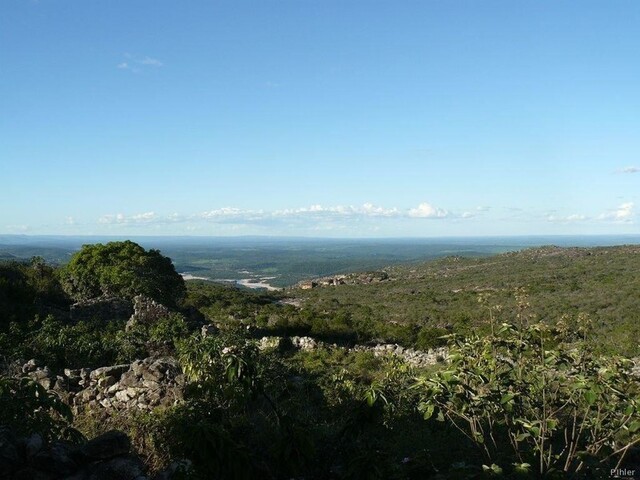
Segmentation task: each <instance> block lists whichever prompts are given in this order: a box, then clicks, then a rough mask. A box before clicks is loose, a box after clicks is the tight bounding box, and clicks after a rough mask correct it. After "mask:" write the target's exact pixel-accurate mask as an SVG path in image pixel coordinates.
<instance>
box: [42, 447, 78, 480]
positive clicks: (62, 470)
mask: <svg viewBox="0 0 640 480" xmlns="http://www.w3.org/2000/svg"><path fill="white" fill-rule="evenodd" d="M72 452H73V450H72V449H71V447H69V446H68V445H66V444H64V443H61V442H56V443H54V444H53V445H51V446H50V447H49V448H48V449H47V450H43V451H41V452H39V453H38V454H37V455H35V456H34V457H33V461H32V464H33V466H34V467H35V468H37V469H38V470H41V471H43V472H49V473H52V474H54V475H56V476H65V475H71V474H72V473H74V472H75V471H76V470H77V469H78V464H77V463H76V462H75V461H74V460H73V459H72Z"/></svg>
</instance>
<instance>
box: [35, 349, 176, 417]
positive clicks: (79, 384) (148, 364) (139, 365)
mask: <svg viewBox="0 0 640 480" xmlns="http://www.w3.org/2000/svg"><path fill="white" fill-rule="evenodd" d="M22 370H23V373H26V374H27V376H29V377H30V378H32V379H33V380H35V381H37V382H38V383H39V384H40V385H42V386H43V387H44V388H46V389H51V390H55V391H56V392H58V393H59V394H60V395H61V396H62V397H63V398H65V400H66V401H67V402H68V403H69V404H70V405H72V406H73V407H75V408H76V409H82V408H96V407H100V406H101V407H103V408H106V409H110V410H125V409H140V410H151V409H153V408H155V407H160V406H170V405H174V404H176V403H178V402H180V401H181V400H182V398H183V391H184V386H185V377H184V375H183V373H182V370H181V369H180V366H179V364H178V362H177V361H176V360H175V359H174V358H172V357H162V358H153V357H149V358H145V359H144V360H136V361H135V362H133V363H131V364H123V365H114V366H110V367H101V368H96V369H94V370H92V369H89V368H80V369H65V370H64V372H63V375H55V374H53V373H52V372H51V370H50V369H49V368H48V367H46V366H45V367H40V366H38V365H37V363H36V362H35V361H34V360H30V361H29V362H27V363H26V364H25V365H24V366H23V368H22Z"/></svg>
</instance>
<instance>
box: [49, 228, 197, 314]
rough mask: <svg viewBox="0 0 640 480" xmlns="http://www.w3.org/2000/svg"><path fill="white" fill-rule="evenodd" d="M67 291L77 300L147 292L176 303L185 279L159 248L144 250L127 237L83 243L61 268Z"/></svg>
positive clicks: (171, 303)
mask: <svg viewBox="0 0 640 480" xmlns="http://www.w3.org/2000/svg"><path fill="white" fill-rule="evenodd" d="M61 276H62V282H63V285H64V288H65V290H66V292H67V293H68V294H69V295H71V296H72V297H73V298H74V299H76V300H86V299H90V298H96V297H100V296H102V295H109V296H111V295H113V296H120V297H124V298H129V299H131V298H133V297H134V296H136V295H146V296H148V297H150V298H153V299H154V300H157V301H159V302H161V303H164V304H166V305H175V304H176V303H177V302H178V301H180V300H181V299H182V298H183V297H184V295H185V291H186V289H185V284H184V280H183V279H182V277H181V276H180V274H178V273H177V272H176V270H175V268H174V266H173V264H172V263H171V259H170V258H168V257H165V256H163V255H162V254H161V253H160V251H159V250H154V249H150V250H145V249H144V248H142V247H141V246H140V245H138V244H137V243H135V242H132V241H130V240H127V241H124V242H109V243H107V244H101V243H98V244H94V245H84V246H83V247H82V249H81V250H80V251H79V252H77V253H76V254H75V255H74V256H73V257H72V258H71V261H70V262H69V263H68V264H67V265H66V266H65V267H64V268H63V270H62V273H61Z"/></svg>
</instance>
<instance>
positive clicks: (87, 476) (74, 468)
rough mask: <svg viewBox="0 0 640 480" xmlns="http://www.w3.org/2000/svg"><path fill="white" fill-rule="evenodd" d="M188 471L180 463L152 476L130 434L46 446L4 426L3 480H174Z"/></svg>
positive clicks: (0, 445)
mask: <svg viewBox="0 0 640 480" xmlns="http://www.w3.org/2000/svg"><path fill="white" fill-rule="evenodd" d="M188 468H189V464H188V463H185V462H176V463H175V464H172V465H171V466H170V467H169V468H167V469H166V470H164V471H163V472H160V473H159V474H158V475H156V476H155V477H149V476H148V475H147V473H146V471H147V469H146V467H145V465H144V463H143V461H142V459H141V458H140V457H139V456H138V455H137V454H135V453H134V452H132V450H131V441H130V440H129V438H128V437H127V435H125V434H124V433H122V432H119V431H116V430H112V431H109V432H106V433H104V434H102V435H100V436H98V437H96V438H94V439H93V440H89V441H88V442H86V443H84V444H82V445H74V444H72V443H70V442H64V441H56V442H52V443H45V441H44V440H43V438H42V436H41V435H40V434H38V433H33V434H31V435H28V436H26V437H17V436H15V435H14V434H13V433H12V432H11V430H10V429H8V428H6V427H2V426H0V480H62V479H65V480H150V478H153V479H154V480H171V479H175V478H177V477H178V471H179V470H181V469H182V470H183V471H184V470H185V469H188Z"/></svg>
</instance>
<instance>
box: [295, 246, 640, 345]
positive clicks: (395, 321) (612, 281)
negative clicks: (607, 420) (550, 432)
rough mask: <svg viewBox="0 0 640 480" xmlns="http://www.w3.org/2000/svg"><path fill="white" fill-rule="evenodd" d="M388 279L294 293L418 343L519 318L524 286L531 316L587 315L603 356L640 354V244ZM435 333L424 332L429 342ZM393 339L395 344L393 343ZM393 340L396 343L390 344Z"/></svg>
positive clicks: (474, 263)
mask: <svg viewBox="0 0 640 480" xmlns="http://www.w3.org/2000/svg"><path fill="white" fill-rule="evenodd" d="M385 271H386V272H387V273H388V275H389V279H388V280H387V281H383V282H378V283H369V284H360V285H358V284H356V285H337V286H327V287H318V288H313V289H308V290H302V289H299V288H298V289H294V290H292V291H290V292H289V293H290V294H292V295H294V296H296V297H299V298H300V299H301V300H302V305H303V309H304V308H306V309H308V310H311V311H313V312H316V313H317V314H320V313H323V314H328V316H332V315H333V316H335V315H338V314H340V315H343V316H344V315H348V316H349V317H350V322H351V323H352V324H353V325H366V324H368V325H369V327H370V329H371V328H373V327H376V328H373V332H375V333H377V334H378V335H382V336H385V335H387V336H389V335H390V336H391V337H393V336H394V332H395V337H396V338H395V340H399V341H401V342H402V341H403V342H405V343H406V342H409V343H411V342H412V341H416V336H417V335H419V332H420V331H423V332H428V331H429V329H432V331H431V334H432V335H434V334H436V333H438V331H440V330H442V331H443V332H446V331H454V332H460V333H464V332H468V331H469V330H471V329H478V328H479V329H481V330H482V329H484V328H486V324H487V318H488V312H487V309H486V308H485V307H483V306H482V305H480V304H479V300H480V299H481V298H483V297H484V298H485V299H486V301H487V305H490V306H496V305H498V306H501V307H502V313H500V314H499V315H498V316H499V317H503V318H504V320H505V321H507V320H513V315H514V313H513V312H514V311H515V307H516V296H515V291H516V289H518V288H524V289H525V290H526V293H527V295H528V303H529V304H530V308H529V309H528V311H527V314H530V315H531V316H535V317H536V318H537V319H539V320H542V321H548V322H555V321H557V320H559V319H560V318H561V317H562V316H563V315H568V316H569V317H575V316H577V315H578V314H580V313H582V314H587V315H589V316H590V318H591V319H592V320H593V322H594V324H595V331H596V333H595V338H594V339H593V340H594V341H595V342H596V343H597V344H598V345H599V346H600V347H601V348H602V349H603V351H615V352H618V353H623V354H631V355H637V354H638V353H639V352H640V347H639V345H638V344H639V343H640V342H639V341H638V339H639V338H640V246H620V247H600V248H558V247H552V246H550V247H542V248H534V249H529V250H523V251H520V252H516V253H505V254H501V255H496V256H492V257H483V258H462V257H447V258H444V259H440V260H435V261H431V262H427V263H421V264H415V265H410V266H406V265H403V266H395V267H389V268H387V269H385ZM425 335H427V333H424V334H423V337H424V336H425ZM391 339H392V340H393V339H394V338H391ZM386 340H389V338H386Z"/></svg>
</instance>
